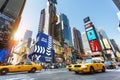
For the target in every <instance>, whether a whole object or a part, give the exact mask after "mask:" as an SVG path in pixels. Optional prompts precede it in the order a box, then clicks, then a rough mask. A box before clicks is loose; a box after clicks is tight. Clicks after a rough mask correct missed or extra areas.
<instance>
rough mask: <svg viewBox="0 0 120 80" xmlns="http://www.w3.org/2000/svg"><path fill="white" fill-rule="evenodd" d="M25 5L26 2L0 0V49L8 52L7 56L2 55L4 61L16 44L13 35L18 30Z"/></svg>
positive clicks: (24, 0) (20, 0)
mask: <svg viewBox="0 0 120 80" xmlns="http://www.w3.org/2000/svg"><path fill="white" fill-rule="evenodd" d="M25 3H26V0H0V49H1V50H6V51H7V55H4V54H5V53H1V54H3V55H4V56H2V57H1V55H0V57H1V58H3V61H4V60H5V59H7V58H6V56H7V57H8V53H9V51H10V50H11V48H12V46H13V44H14V41H13V35H14V33H15V32H16V31H17V29H18V25H19V23H20V20H21V14H22V11H23V9H24V6H25ZM0 62H1V61H0Z"/></svg>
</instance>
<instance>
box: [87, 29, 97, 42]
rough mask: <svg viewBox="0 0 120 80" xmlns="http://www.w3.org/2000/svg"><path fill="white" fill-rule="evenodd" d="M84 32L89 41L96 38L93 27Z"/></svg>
mask: <svg viewBox="0 0 120 80" xmlns="http://www.w3.org/2000/svg"><path fill="white" fill-rule="evenodd" d="M86 33H87V37H88V40H89V41H91V40H94V39H96V34H95V31H94V30H93V29H91V30H89V31H87V32H86Z"/></svg>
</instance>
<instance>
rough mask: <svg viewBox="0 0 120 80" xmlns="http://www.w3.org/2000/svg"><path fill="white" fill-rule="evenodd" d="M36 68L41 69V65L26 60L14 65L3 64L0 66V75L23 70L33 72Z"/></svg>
mask: <svg viewBox="0 0 120 80" xmlns="http://www.w3.org/2000/svg"><path fill="white" fill-rule="evenodd" d="M36 70H42V66H41V65H38V64H35V63H34V62H30V61H28V62H27V61H26V62H20V63H19V64H16V65H3V66H0V75H5V74H7V73H8V72H23V71H28V72H29V73H35V72H36Z"/></svg>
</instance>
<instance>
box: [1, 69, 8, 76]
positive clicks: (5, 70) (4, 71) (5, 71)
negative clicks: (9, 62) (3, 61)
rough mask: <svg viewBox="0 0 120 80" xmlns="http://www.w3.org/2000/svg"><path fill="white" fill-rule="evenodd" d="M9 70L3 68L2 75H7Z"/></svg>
mask: <svg viewBox="0 0 120 80" xmlns="http://www.w3.org/2000/svg"><path fill="white" fill-rule="evenodd" d="M7 72H8V69H2V70H1V71H0V74H1V75H5V74H7Z"/></svg>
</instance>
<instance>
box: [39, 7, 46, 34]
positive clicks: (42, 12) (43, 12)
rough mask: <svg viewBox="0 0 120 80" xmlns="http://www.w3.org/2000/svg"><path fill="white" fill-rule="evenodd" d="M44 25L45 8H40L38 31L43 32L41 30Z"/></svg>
mask: <svg viewBox="0 0 120 80" xmlns="http://www.w3.org/2000/svg"><path fill="white" fill-rule="evenodd" d="M44 25H45V9H43V10H41V14H40V22H39V27H38V32H44V31H43V29H44Z"/></svg>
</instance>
